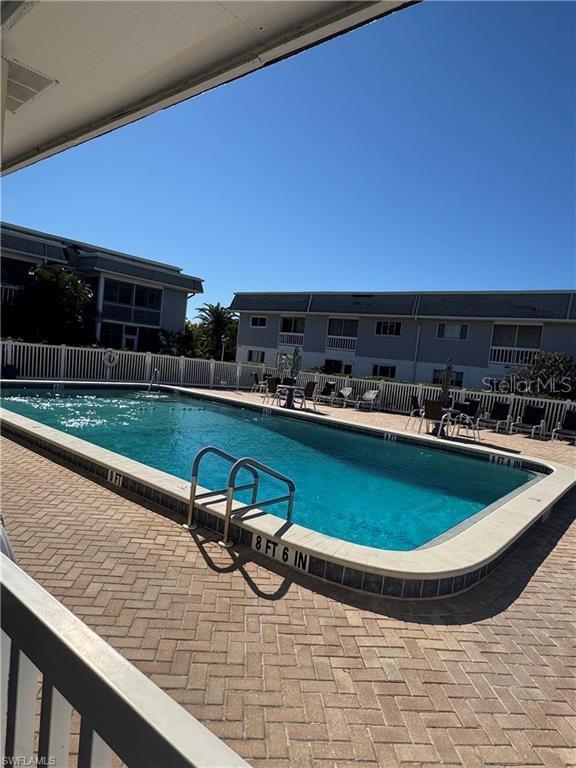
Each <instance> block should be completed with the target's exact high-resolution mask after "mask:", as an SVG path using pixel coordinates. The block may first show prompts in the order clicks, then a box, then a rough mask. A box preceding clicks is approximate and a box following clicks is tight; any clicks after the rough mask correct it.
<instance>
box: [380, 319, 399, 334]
mask: <svg viewBox="0 0 576 768" xmlns="http://www.w3.org/2000/svg"><path fill="white" fill-rule="evenodd" d="M401 332H402V323H396V322H390V321H388V320H378V321H377V322H376V336H400V333H401Z"/></svg>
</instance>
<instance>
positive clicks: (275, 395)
mask: <svg viewBox="0 0 576 768" xmlns="http://www.w3.org/2000/svg"><path fill="white" fill-rule="evenodd" d="M279 385H280V379H277V378H276V377H275V376H271V377H270V378H269V379H266V392H265V393H264V402H266V401H267V400H270V398H272V404H274V402H275V401H278V402H279V401H280V393H279V392H278V387H279Z"/></svg>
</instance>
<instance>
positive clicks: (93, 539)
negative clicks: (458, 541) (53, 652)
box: [1, 414, 576, 768]
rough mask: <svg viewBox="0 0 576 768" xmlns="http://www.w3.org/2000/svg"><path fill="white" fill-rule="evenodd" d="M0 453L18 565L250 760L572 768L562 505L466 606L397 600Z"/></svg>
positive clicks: (458, 601)
mask: <svg viewBox="0 0 576 768" xmlns="http://www.w3.org/2000/svg"><path fill="white" fill-rule="evenodd" d="M376 416H377V417H378V416H385V415H384V414H382V415H380V414H378V415H376ZM394 418H398V417H394ZM402 421H403V422H404V421H405V419H402ZM515 439H517V440H524V438H515ZM529 442H530V443H531V444H532V441H529ZM536 444H537V443H536ZM1 445H2V448H3V451H2V495H3V500H2V512H3V515H4V518H5V521H6V525H7V529H8V532H9V534H10V537H11V540H12V543H13V546H14V549H15V551H16V555H17V557H18V561H19V564H20V566H21V567H23V568H24V569H25V570H26V571H28V573H30V574H31V575H32V576H34V577H35V578H36V579H37V580H38V581H39V582H40V583H41V584H42V585H43V586H44V587H46V588H47V589H48V590H49V591H50V592H52V594H54V595H55V596H56V597H58V598H59V599H60V600H61V601H62V602H63V603H64V604H65V605H66V606H68V607H69V608H70V609H71V610H73V611H74V612H75V613H76V614H77V615H78V616H80V617H81V618H82V619H83V620H84V621H85V622H86V623H87V624H88V625H90V626H91V627H92V628H93V629H94V630H95V631H96V632H98V633H99V634H100V635H101V636H102V637H104V638H105V639H106V640H108V641H109V642H110V643H111V644H112V645H113V646H114V647H116V648H117V649H118V650H119V651H120V652H121V653H123V654H124V655H125V656H126V657H127V658H128V659H130V660H131V661H132V662H134V663H135V664H136V665H137V666H138V667H139V668H140V669H142V670H143V671H144V672H145V673H146V674H148V675H150V677H152V679H154V680H155V681H156V682H157V683H158V684H159V685H160V686H162V687H163V688H164V689H165V690H166V691H168V692H169V693H170V694H171V695H172V696H173V697H174V698H175V699H176V700H177V701H179V702H181V703H182V704H183V705H184V706H185V707H186V708H187V709H189V710H190V711H191V712H192V713H193V714H194V715H195V716H196V717H198V718H199V719H200V720H201V721H202V722H203V723H205V724H206V725H207V726H208V727H209V728H210V729H211V730H212V731H213V732H214V733H216V734H218V735H219V736H221V737H222V738H223V739H224V740H225V741H226V742H227V743H228V744H229V745H230V746H231V747H233V748H234V749H235V750H236V751H237V752H239V753H240V754H241V755H242V756H243V757H245V758H246V759H247V760H248V761H249V762H251V763H252V764H253V765H254V766H257V767H259V768H264V766H265V767H266V768H300V767H301V766H302V767H306V768H346V767H347V766H354V768H360V767H361V768H375V767H376V766H384V767H385V768H387V767H388V766H398V765H401V766H406V768H408V767H409V766H421V767H422V768H423V767H424V766H439V765H461V766H465V767H466V768H475V767H476V766H488V765H491V766H542V765H545V766H551V767H556V766H566V765H575V764H576V752H575V751H574V749H573V747H574V744H575V743H576V696H575V693H576V691H575V689H576V676H575V674H574V673H575V656H576V654H575V652H574V646H575V644H576V637H575V635H576V633H575V631H574V628H575V627H574V620H575V618H576V612H575V604H576V594H575V590H574V584H575V576H576V523H575V522H574V519H575V517H576V496H575V495H574V494H572V495H571V497H570V498H566V499H565V500H564V502H563V503H562V504H561V507H560V509H559V510H558V512H557V513H556V514H554V515H553V516H552V517H551V519H550V520H549V522H548V523H546V524H545V525H542V526H541V527H539V528H538V529H537V531H536V532H535V533H534V534H533V535H532V536H531V537H530V538H529V539H528V541H527V542H526V543H525V544H523V545H522V546H520V547H519V548H517V549H516V550H515V551H514V552H513V553H512V554H511V555H510V556H509V558H508V559H507V560H506V561H505V562H504V563H503V565H501V566H500V567H499V568H498V569H496V570H495V571H494V573H493V574H492V575H491V576H490V577H489V578H488V579H486V580H485V581H484V582H482V583H481V584H479V585H477V586H476V587H475V588H474V589H472V590H471V591H469V592H468V593H467V594H465V595H462V596H460V597H456V598H451V599H449V600H442V601H435V602H428V603H425V604H422V603H420V604H416V603H400V602H393V601H390V600H383V599H368V598H366V597H364V596H361V595H359V594H357V593H354V592H352V591H348V590H345V589H343V588H337V587H330V586H326V585H324V584H322V583H321V582H318V581H315V580H313V579H311V578H309V577H305V576H303V575H300V574H296V573H294V572H293V571H290V570H287V569H284V568H283V567H282V566H281V565H280V564H275V563H272V562H271V561H268V560H264V559H263V558H261V557H259V556H257V555H256V554H255V553H253V552H252V551H251V550H249V549H247V548H245V547H241V546H238V547H235V548H234V549H233V550H231V551H223V550H221V549H220V548H219V547H218V546H217V545H216V544H215V542H214V539H213V537H212V536H211V535H209V534H208V533H207V532H203V531H199V532H198V534H199V535H195V536H194V537H193V538H191V537H190V535H189V534H188V533H186V532H185V531H184V530H183V529H182V528H181V527H180V525H179V522H180V521H176V520H171V519H168V518H166V517H163V516H161V515H160V514H158V513H157V512H155V511H152V510H150V509H146V508H144V507H142V506H140V505H138V504H135V503H133V502H132V501H129V500H127V499H125V498H122V497H120V496H118V495H116V494H115V493H113V492H111V491H109V490H107V489H106V488H103V487H101V486H99V485H97V484H96V483H94V482H93V481H91V480H88V479H85V478H83V477H80V476H79V475H77V474H75V473H73V472H72V471H70V470H68V469H66V468H64V467H62V466H59V465H58V464H55V463H53V462H51V461H49V460H48V459H46V458H44V457H42V456H39V455H37V454H35V453H33V452H31V451H29V450H27V449H25V448H23V447H21V446H19V445H17V444H16V443H13V442H11V441H9V440H6V439H2V443H1ZM543 445H544V444H543V443H542V446H543ZM531 448H532V445H531ZM561 450H565V451H571V450H572V449H571V448H569V447H568V448H563V449H561ZM530 452H531V453H533V454H534V455H538V453H537V451H536V450H531V451H530ZM571 455H573V454H566V456H567V457H569V456H571ZM549 458H552V457H551V456H549ZM569 460H570V459H569V458H568V459H564V461H565V462H566V463H568V461H569ZM223 768H225V767H223Z"/></svg>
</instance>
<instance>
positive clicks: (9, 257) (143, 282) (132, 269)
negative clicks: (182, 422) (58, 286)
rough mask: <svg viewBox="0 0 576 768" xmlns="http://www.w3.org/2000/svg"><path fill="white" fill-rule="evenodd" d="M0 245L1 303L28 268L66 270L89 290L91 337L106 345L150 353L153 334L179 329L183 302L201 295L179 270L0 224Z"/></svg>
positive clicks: (198, 285) (17, 288)
mask: <svg viewBox="0 0 576 768" xmlns="http://www.w3.org/2000/svg"><path fill="white" fill-rule="evenodd" d="M1 243H2V265H1V266H2V283H1V292H2V302H8V303H10V302H11V301H13V300H14V298H15V297H16V296H17V294H18V293H19V292H20V291H21V290H23V286H24V283H25V282H26V276H27V273H28V272H29V271H30V269H31V268H33V267H35V266H38V265H39V264H60V265H62V266H65V267H68V268H70V269H72V270H74V271H76V272H79V273H81V274H82V275H83V276H84V278H85V279H86V282H87V283H88V284H89V285H90V287H91V288H92V290H93V293H94V299H93V306H92V307H91V308H90V311H89V312H88V313H87V314H89V315H90V317H89V321H90V323H91V324H92V329H91V338H92V339H93V340H94V341H96V342H99V343H100V344H101V345H102V346H106V347H113V348H116V349H120V348H123V349H132V350H137V351H147V350H149V349H150V350H154V348H155V347H156V346H157V344H158V331H159V330H160V329H163V330H166V331H180V330H182V328H183V327H184V321H185V320H186V305H187V302H188V298H189V297H190V296H193V295H194V294H197V293H202V280H200V279H199V278H198V277H191V276H190V275H185V274H183V273H182V270H181V269H180V268H179V267H173V266H170V265H169V264H163V263H161V262H158V261H150V260H149V259H141V258H139V257H137V256H131V255H129V254H127V253H120V252H118V251H111V250H109V249H108V248H101V247H99V246H97V245H89V244H88V243H82V242H79V241H77V240H70V239H69V238H66V237H59V236H56V235H50V234H48V233H46V232H38V231H36V230H33V229H25V228H24V227H19V226H16V225H14V224H8V223H2V225H1ZM11 333H12V335H17V329H16V333H14V332H13V330H11Z"/></svg>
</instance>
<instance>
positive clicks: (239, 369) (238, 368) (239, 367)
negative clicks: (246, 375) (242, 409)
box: [236, 363, 242, 390]
mask: <svg viewBox="0 0 576 768" xmlns="http://www.w3.org/2000/svg"><path fill="white" fill-rule="evenodd" d="M241 375H242V363H236V390H239V389H240V377H241Z"/></svg>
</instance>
